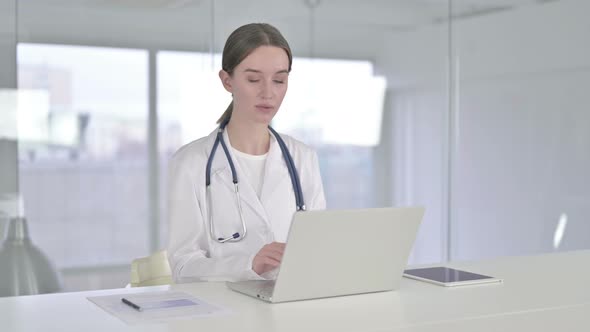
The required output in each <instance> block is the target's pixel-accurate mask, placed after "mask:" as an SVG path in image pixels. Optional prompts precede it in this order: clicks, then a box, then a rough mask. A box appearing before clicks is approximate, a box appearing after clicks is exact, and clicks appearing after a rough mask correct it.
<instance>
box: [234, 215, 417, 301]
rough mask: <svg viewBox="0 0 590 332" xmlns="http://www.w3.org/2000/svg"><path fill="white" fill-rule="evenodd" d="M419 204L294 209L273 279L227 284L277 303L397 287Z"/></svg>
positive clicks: (408, 251)
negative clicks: (368, 207) (371, 207)
mask: <svg viewBox="0 0 590 332" xmlns="http://www.w3.org/2000/svg"><path fill="white" fill-rule="evenodd" d="M423 215H424V208H378V209H358V210H322V211H305V212H295V213H294V214H293V220H292V223H291V228H290V229H289V235H288V238H287V245H286V247H285V253H284V254H283V260H282V262H281V266H280V269H279V271H278V274H277V278H276V280H248V281H239V282H227V283H226V284H227V286H228V287H229V288H230V289H232V290H234V291H237V292H240V293H243V294H246V295H250V296H253V297H255V298H257V299H260V300H263V301H267V302H272V303H278V302H287V301H298V300H308V299H317V298H326V297H333V296H341V295H352V294H363V293H371V292H382V291H391V290H396V289H398V288H399V285H400V282H401V278H402V275H403V272H404V268H405V267H406V264H407V261H408V257H409V255H410V251H411V249H412V246H413V244H414V240H415V238H416V234H417V232H418V227H419V225H420V222H421V221H422V217H423Z"/></svg>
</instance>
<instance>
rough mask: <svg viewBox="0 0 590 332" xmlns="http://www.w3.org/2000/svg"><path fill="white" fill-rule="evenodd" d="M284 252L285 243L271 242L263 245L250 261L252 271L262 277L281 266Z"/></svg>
mask: <svg viewBox="0 0 590 332" xmlns="http://www.w3.org/2000/svg"><path fill="white" fill-rule="evenodd" d="M284 252H285V243H282V242H273V243H269V244H267V245H265V246H264V247H262V249H260V251H259V252H258V253H257V254H256V256H254V259H253V260H252V270H254V272H256V273H258V275H262V274H263V273H265V272H268V271H270V270H272V269H274V268H277V267H279V266H280V265H281V260H282V259H283V253H284Z"/></svg>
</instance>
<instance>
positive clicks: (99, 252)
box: [18, 44, 149, 269]
mask: <svg viewBox="0 0 590 332" xmlns="http://www.w3.org/2000/svg"><path fill="white" fill-rule="evenodd" d="M147 61H148V56H147V52H146V51H143V50H132V49H111V48H99V47H81V46H61V45H42V44H19V45H18V88H19V90H26V91H30V94H31V95H34V96H36V99H34V100H38V101H40V102H39V105H41V106H38V107H30V108H23V109H20V110H19V111H20V112H23V113H30V114H19V119H20V118H27V119H29V120H28V121H27V123H28V124H29V126H30V128H27V130H26V131H23V132H21V133H19V180H20V188H21V192H22V194H23V196H24V199H25V211H26V215H27V217H28V220H29V228H30V233H31V237H32V239H33V241H34V243H35V244H37V245H38V246H40V247H41V248H42V249H43V250H44V251H45V252H46V253H47V254H48V255H49V256H50V257H51V259H52V261H53V262H54V263H55V264H56V265H57V267H58V268H60V269H63V268H71V267H83V266H101V265H103V266H104V265H113V264H129V262H130V261H131V259H132V258H135V257H137V256H143V255H146V254H148V239H149V237H148V232H149V230H148V227H147V204H148V202H147V200H148V194H147V187H148V186H147V146H146V141H147V139H146V132H147V114H148V112H147V109H148V107H147V103H148V90H147V87H148V81H147V80H148V72H147V69H148V66H147ZM43 101H45V102H43ZM42 105H45V106H42ZM33 120H34V121H33ZM19 129H20V128H19Z"/></svg>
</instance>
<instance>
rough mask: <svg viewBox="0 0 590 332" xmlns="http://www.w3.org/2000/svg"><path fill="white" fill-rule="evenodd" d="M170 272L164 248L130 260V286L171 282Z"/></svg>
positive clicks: (167, 283) (168, 283)
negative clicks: (149, 254)
mask: <svg viewBox="0 0 590 332" xmlns="http://www.w3.org/2000/svg"><path fill="white" fill-rule="evenodd" d="M172 283H173V282H172V272H171V270H170V264H169V263H168V255H167V253H166V250H160V251H158V252H156V253H154V254H153V255H151V256H147V257H141V258H137V259H134V260H133V262H131V287H144V286H157V285H170V284H172Z"/></svg>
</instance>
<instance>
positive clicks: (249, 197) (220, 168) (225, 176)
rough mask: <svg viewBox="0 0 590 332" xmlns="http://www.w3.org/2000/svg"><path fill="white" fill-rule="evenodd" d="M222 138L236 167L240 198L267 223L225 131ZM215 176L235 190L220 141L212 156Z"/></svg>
mask: <svg viewBox="0 0 590 332" xmlns="http://www.w3.org/2000/svg"><path fill="white" fill-rule="evenodd" d="M215 135H217V131H215V133H214V136H213V140H212V141H211V147H213V143H214V142H215ZM223 139H224V140H225V144H226V146H227V148H228V150H229V154H230V157H231V158H232V160H233V162H234V167H235V168H236V173H237V176H238V186H239V191H240V198H241V199H242V201H243V202H244V203H246V204H247V205H248V206H249V207H250V208H251V209H252V210H254V212H256V214H258V215H259V216H260V218H262V219H263V220H264V221H265V222H266V223H267V224H269V219H268V216H267V213H266V211H265V209H264V207H263V206H262V203H261V202H260V200H259V199H258V196H257V195H256V192H255V191H254V189H253V188H252V186H251V185H250V183H249V182H248V180H247V179H246V176H245V174H244V172H243V171H242V169H241V167H240V164H239V162H238V160H237V159H236V156H235V155H234V154H233V151H232V148H231V145H230V143H229V137H228V135H227V131H224V132H223ZM214 176H215V177H216V179H217V180H218V181H220V182H222V183H223V184H224V185H225V186H226V187H227V189H228V190H231V191H232V193H233V192H234V191H235V189H234V183H233V180H232V174H231V167H230V166H229V161H228V160H227V157H226V155H225V152H224V151H223V147H222V146H221V143H219V145H218V147H217V151H216V152H215V158H213V162H212V164H211V177H214Z"/></svg>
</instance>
